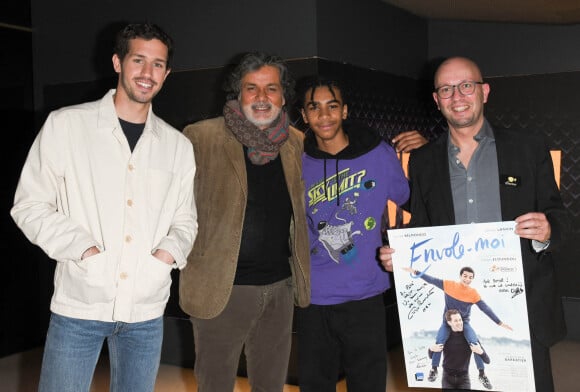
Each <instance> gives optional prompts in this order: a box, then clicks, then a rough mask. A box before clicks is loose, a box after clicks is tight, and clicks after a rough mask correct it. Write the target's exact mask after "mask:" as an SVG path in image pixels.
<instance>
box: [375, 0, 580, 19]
mask: <svg viewBox="0 0 580 392" xmlns="http://www.w3.org/2000/svg"><path fill="white" fill-rule="evenodd" d="M382 1H384V2H385V3H388V4H391V5H394V6H396V7H399V8H402V9H404V10H407V11H409V12H410V13H412V14H414V15H417V16H421V17H424V18H427V19H435V20H461V21H481V22H506V23H534V24H536V23H538V24H558V25H565V24H577V23H580V1H578V0H500V1H493V0H382Z"/></svg>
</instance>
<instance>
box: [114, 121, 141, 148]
mask: <svg viewBox="0 0 580 392" xmlns="http://www.w3.org/2000/svg"><path fill="white" fill-rule="evenodd" d="M119 123H120V124H121V128H123V133H124V134H125V137H126V138H127V141H128V142H129V148H131V152H133V150H134V149H135V146H136V145H137V142H138V141H139V138H140V137H141V135H142V134H143V129H145V123H143V124H135V123H132V122H129V121H125V120H123V119H121V118H119Z"/></svg>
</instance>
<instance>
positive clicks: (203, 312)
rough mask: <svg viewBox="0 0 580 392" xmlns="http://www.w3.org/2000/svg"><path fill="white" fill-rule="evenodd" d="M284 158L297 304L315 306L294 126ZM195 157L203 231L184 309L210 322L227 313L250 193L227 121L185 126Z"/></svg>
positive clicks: (185, 276)
mask: <svg viewBox="0 0 580 392" xmlns="http://www.w3.org/2000/svg"><path fill="white" fill-rule="evenodd" d="M289 132H290V135H289V138H288V140H287V141H286V142H285V143H284V145H283V146H282V148H281V149H280V157H281V159H282V166H283V170H284V174H285V177H286V184H287V186H288V193H289V194H290V199H291V202H292V210H293V216H292V220H291V225H290V238H289V241H290V250H291V253H292V255H291V257H290V260H289V262H290V267H291V269H292V282H293V287H294V297H295V304H296V305H298V306H301V307H304V306H307V305H308V304H309V302H310V256H309V245H308V231H307V226H306V213H305V208H304V197H305V196H304V183H303V181H302V151H303V134H302V132H300V131H298V130H297V129H295V128H292V127H290V131H289ZM183 133H184V134H185V135H186V136H187V137H188V138H189V140H191V142H192V144H193V149H194V153H195V160H196V164H197V172H196V176H195V185H194V191H195V200H196V204H197V213H198V225H199V231H198V234H197V238H196V241H195V244H194V246H193V250H192V251H191V253H190V254H189V257H188V258H187V266H186V267H185V268H184V269H183V270H182V271H181V273H180V278H179V304H180V306H181V308H182V309H183V310H184V311H185V312H186V313H187V314H189V315H190V316H193V317H197V318H203V319H209V318H214V317H216V316H217V315H219V314H220V313H221V312H222V311H223V309H224V308H225V306H226V304H227V302H228V300H229V298H230V294H231V291H232V287H233V282H234V276H235V273H236V267H237V262H238V254H239V250H240V241H241V238H242V227H243V223H244V214H245V207H246V200H247V193H248V184H247V179H246V169H245V168H246V163H245V158H244V150H243V147H242V145H241V144H240V143H239V142H238V141H237V140H236V138H235V137H234V135H233V134H232V133H231V132H230V131H229V130H227V129H226V126H225V121H224V118H223V117H217V118H213V119H209V120H203V121H200V122H197V123H194V124H191V125H188V126H187V127H185V129H184V131H183Z"/></svg>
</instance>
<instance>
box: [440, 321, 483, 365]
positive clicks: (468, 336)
mask: <svg viewBox="0 0 580 392" xmlns="http://www.w3.org/2000/svg"><path fill="white" fill-rule="evenodd" d="M450 333H451V328H450V327H449V325H448V324H447V323H446V322H445V321H444V322H443V324H441V327H439V331H438V332H437V337H436V338H435V343H436V344H445V342H446V341H447V339H449V334H450ZM463 335H464V336H465V340H467V343H469V344H470V345H471V344H475V343H479V339H478V338H477V334H476V333H475V331H474V330H473V328H471V325H469V322H467V321H464V322H463ZM473 360H474V361H475V365H476V366H477V368H478V369H480V370H481V369H484V368H485V365H484V363H483V359H481V357H480V356H479V355H474V356H473ZM440 361H441V353H440V352H438V353H433V356H432V357H431V366H432V367H437V366H439V362H440Z"/></svg>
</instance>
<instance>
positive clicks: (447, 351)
mask: <svg viewBox="0 0 580 392" xmlns="http://www.w3.org/2000/svg"><path fill="white" fill-rule="evenodd" d="M444 317H445V322H446V323H447V325H448V326H449V328H450V332H449V336H448V339H447V340H446V342H445V344H434V345H433V346H431V347H429V357H432V356H434V355H436V354H441V353H443V378H442V380H441V387H442V388H443V389H451V388H459V389H471V380H470V379H469V362H470V360H471V355H472V354H473V357H474V359H475V360H476V361H481V362H482V363H483V362H485V363H490V358H489V356H488V355H487V353H486V352H485V350H484V349H483V347H482V345H481V343H480V342H479V341H478V342H475V343H467V340H465V337H464V336H463V334H464V327H465V323H464V320H463V319H462V317H461V313H460V312H459V310H457V309H449V310H448V311H446V312H445V315H444ZM488 389H491V386H490V387H489V388H488Z"/></svg>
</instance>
